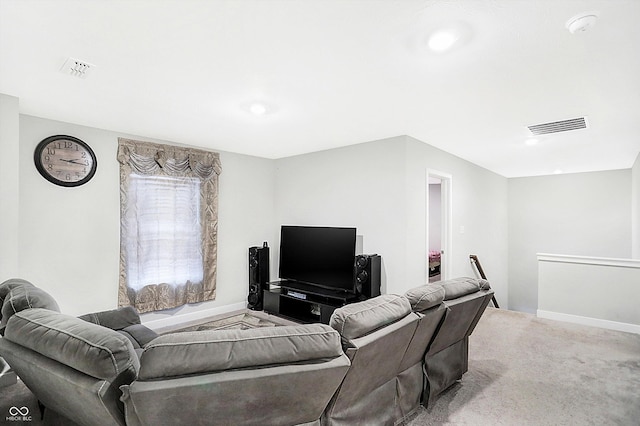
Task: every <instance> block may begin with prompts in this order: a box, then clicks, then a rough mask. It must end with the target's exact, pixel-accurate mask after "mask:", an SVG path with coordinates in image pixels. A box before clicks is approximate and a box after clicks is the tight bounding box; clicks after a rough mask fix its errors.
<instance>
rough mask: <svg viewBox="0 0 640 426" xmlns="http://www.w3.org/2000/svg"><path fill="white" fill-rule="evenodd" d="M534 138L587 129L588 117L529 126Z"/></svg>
mask: <svg viewBox="0 0 640 426" xmlns="http://www.w3.org/2000/svg"><path fill="white" fill-rule="evenodd" d="M527 128H528V129H529V131H530V132H531V134H532V135H533V136H539V135H547V134H549V133H560V132H568V131H569V130H580V129H586V128H587V117H580V118H572V119H570V120H562V121H553V122H551V123H542V124H534V125H533V126H527Z"/></svg>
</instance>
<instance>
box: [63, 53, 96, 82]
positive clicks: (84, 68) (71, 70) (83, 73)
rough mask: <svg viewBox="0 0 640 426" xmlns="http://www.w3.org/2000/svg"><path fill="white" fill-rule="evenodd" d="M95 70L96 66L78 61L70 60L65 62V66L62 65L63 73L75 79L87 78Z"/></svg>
mask: <svg viewBox="0 0 640 426" xmlns="http://www.w3.org/2000/svg"><path fill="white" fill-rule="evenodd" d="M93 68H95V65H92V64H90V63H87V62H84V61H80V60H78V59H74V58H69V59H67V60H66V61H65V63H64V65H62V69H61V71H62V72H63V73H65V74H69V75H72V76H74V77H79V78H86V77H87V75H88V74H89V72H90V71H91V70H92V69H93Z"/></svg>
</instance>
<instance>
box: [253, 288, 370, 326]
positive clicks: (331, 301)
mask: <svg viewBox="0 0 640 426" xmlns="http://www.w3.org/2000/svg"><path fill="white" fill-rule="evenodd" d="M269 284H270V287H271V286H278V287H273V288H269V289H268V290H264V294H263V296H264V298H263V301H264V310H265V312H268V313H271V314H274V315H278V316H281V317H285V318H288V319H291V320H293V321H297V322H303V323H317V322H319V323H324V324H329V318H331V314H333V311H335V310H336V308H339V307H341V306H344V305H346V304H347V303H351V302H356V301H359V300H362V297H359V296H357V295H355V294H353V293H348V292H342V291H338V290H329V289H324V288H320V287H315V286H311V285H308V284H304V283H300V282H296V281H275V282H272V283H269Z"/></svg>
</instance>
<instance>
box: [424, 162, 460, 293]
mask: <svg viewBox="0 0 640 426" xmlns="http://www.w3.org/2000/svg"><path fill="white" fill-rule="evenodd" d="M429 178H436V179H440V202H441V209H442V210H441V215H440V217H441V219H440V228H441V229H440V235H441V241H440V252H441V253H442V256H441V259H440V279H441V280H446V279H449V278H451V275H452V268H453V265H452V262H451V250H452V242H451V236H452V232H451V230H452V223H453V214H452V207H451V205H452V203H451V200H452V198H453V196H452V195H453V176H452V175H451V174H450V173H445V172H441V171H438V170H434V169H427V176H426V183H427V191H426V199H427V203H426V211H425V223H426V229H427V232H426V241H425V248H426V254H427V256H426V259H425V276H426V279H427V281H426V282H428V280H429Z"/></svg>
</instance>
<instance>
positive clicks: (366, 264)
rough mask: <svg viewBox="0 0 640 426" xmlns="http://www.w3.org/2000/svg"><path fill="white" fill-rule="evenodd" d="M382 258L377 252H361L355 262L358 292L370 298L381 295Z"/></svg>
mask: <svg viewBox="0 0 640 426" xmlns="http://www.w3.org/2000/svg"><path fill="white" fill-rule="evenodd" d="M381 263H382V262H381V258H380V256H379V255H377V254H359V255H357V256H356V262H355V277H356V278H355V279H356V286H357V288H358V293H360V294H361V295H363V296H364V297H366V298H367V299H370V298H372V297H376V296H380V273H381Z"/></svg>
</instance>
